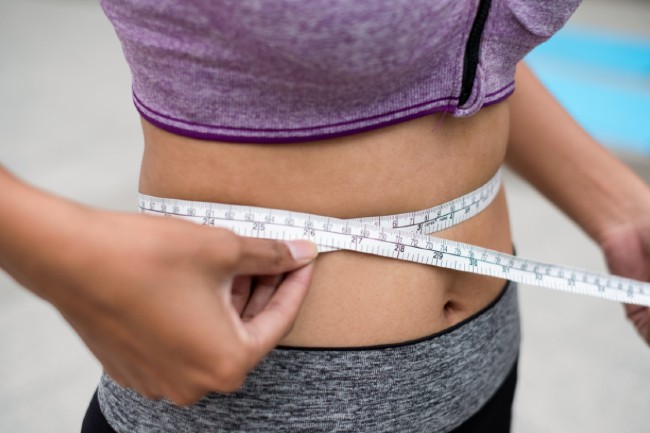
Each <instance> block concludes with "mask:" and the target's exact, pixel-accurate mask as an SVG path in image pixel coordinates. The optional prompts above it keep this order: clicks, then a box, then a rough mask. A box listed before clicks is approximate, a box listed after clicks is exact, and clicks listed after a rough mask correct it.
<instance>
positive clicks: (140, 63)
mask: <svg viewBox="0 0 650 433" xmlns="http://www.w3.org/2000/svg"><path fill="white" fill-rule="evenodd" d="M100 3H101V5H102V7H103V9H104V11H105V13H106V15H107V16H108V18H109V19H110V21H111V22H112V24H113V25H114V27H115V30H116V33H117V35H118V37H119V39H120V41H121V43H122V47H123V50H124V54H125V57H126V60H127V62H128V64H129V66H130V68H131V72H132V75H133V99H134V103H135V106H136V108H137V110H138V111H139V112H140V114H141V115H142V116H143V117H144V118H145V119H146V120H148V121H149V122H151V123H153V124H154V125H156V126H158V127H160V128H162V129H164V130H167V131H170V132H173V133H175V134H180V135H183V136H188V137H193V138H199V139H206V140H220V141H231V142H255V143H274V142H275V143H277V142H296V141H306V140H316V139H321V138H328V137H336V136H341V135H347V134H351V133H355V132H361V131H365V130H369V129H373V128H378V127H381V126H386V125H390V124H393V123H397V122H401V121H405V120H408V119H412V118H415V117H419V116H423V115H426V114H430V113H434V112H448V113H451V114H452V115H453V116H469V115H472V114H474V113H476V112H477V111H478V110H480V109H481V108H482V107H484V106H486V105H489V104H494V103H496V102H498V101H501V100H503V99H504V98H506V97H508V96H509V95H510V94H511V93H512V92H513V90H514V72H515V66H516V64H517V63H518V62H519V61H520V60H521V59H522V58H523V57H524V56H525V55H526V53H528V52H529V51H530V50H531V49H532V48H534V47H535V46H537V45H538V44H540V43H542V42H543V41H545V40H546V39H548V38H549V37H550V36H551V35H552V34H553V33H555V32H556V31H557V30H558V29H559V28H560V27H562V25H563V24H564V23H565V22H566V20H567V19H568V18H569V16H570V15H571V14H572V13H573V11H574V10H575V8H576V7H577V6H578V4H579V3H580V0H100Z"/></svg>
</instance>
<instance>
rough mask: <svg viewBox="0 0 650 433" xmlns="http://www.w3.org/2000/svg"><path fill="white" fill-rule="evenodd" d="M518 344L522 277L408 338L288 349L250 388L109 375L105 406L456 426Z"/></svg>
mask: <svg viewBox="0 0 650 433" xmlns="http://www.w3.org/2000/svg"><path fill="white" fill-rule="evenodd" d="M518 350H519V314H518V308H517V292H516V285H515V284H514V283H509V284H508V286H507V287H506V289H505V290H504V292H503V293H502V294H501V296H500V297H499V298H498V299H497V300H496V301H495V302H494V303H493V304H492V305H490V306H489V307H488V308H487V309H485V310H483V311H482V312H480V313H479V314H477V315H475V316H473V317H471V318H470V319H469V320H467V321H465V322H463V323H461V324H459V325H458V326H456V327H454V328H452V329H449V330H446V331H443V332H442V333H438V334H435V335H433V336H429V337H427V338H425V339H421V340H420V341H414V342H408V344H399V345H388V346H382V347H378V346H373V347H365V348H345V349H342V348H339V349H337V348H318V349H317V350H313V349H311V348H310V349H304V348H280V349H276V350H274V351H273V352H271V353H270V354H269V355H268V356H267V357H266V358H265V359H264V360H263V361H262V362H261V363H260V364H259V365H258V366H257V367H256V368H255V369H254V370H253V371H252V372H251V374H250V375H249V377H248V379H247V381H246V383H245V384H244V386H243V387H242V389H241V390H239V391H238V392H235V393H233V394H229V395H223V394H216V393H213V394H209V395H207V396H206V397H205V398H204V399H202V400H201V401H200V402H198V403H197V404H196V405H194V406H191V407H189V408H181V407H177V406H174V405H173V404H171V403H169V402H166V401H150V400H147V399H144V398H143V397H141V396H139V395H138V394H136V393H135V392H133V391H131V390H128V389H124V388H121V387H120V386H119V385H117V384H116V383H115V382H113V381H112V380H111V379H110V378H109V377H107V376H104V377H103V378H102V382H101V384H100V387H99V391H98V395H99V401H100V407H101V409H102V412H103V413H104V415H105V416H106V418H107V420H108V422H109V423H110V424H111V426H112V427H113V428H114V429H115V430H116V431H118V432H120V433H126V432H130V433H131V432H148V431H169V432H172V431H173V432H180V431H188V432H190V431H191V432H203V431H206V432H207V431H209V432H213V431H237V432H262V431H275V432H297V431H310V432H330V431H350V432H365V431H367V432H373V433H375V432H396V431H399V432H418V433H419V432H439V433H443V432H450V431H452V430H453V429H454V428H456V427H457V426H459V425H461V424H462V423H463V422H464V421H466V420H468V419H469V418H471V417H472V415H474V414H475V413H477V412H478V411H479V410H480V409H481V407H483V406H484V405H485V404H486V402H488V401H489V400H490V398H491V397H492V396H493V395H494V394H495V393H496V392H497V390H498V389H499V387H500V386H501V385H502V383H503V382H504V380H505V378H506V377H507V376H508V373H509V372H511V371H512V369H513V366H514V364H515V362H516V359H517V356H518Z"/></svg>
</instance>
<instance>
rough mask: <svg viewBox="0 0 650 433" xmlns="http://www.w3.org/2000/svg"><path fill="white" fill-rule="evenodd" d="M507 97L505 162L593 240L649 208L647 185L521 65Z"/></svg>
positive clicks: (619, 226)
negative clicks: (508, 113) (582, 126)
mask: <svg viewBox="0 0 650 433" xmlns="http://www.w3.org/2000/svg"><path fill="white" fill-rule="evenodd" d="M516 80H517V90H516V92H515V94H514V95H513V96H512V98H511V99H510V101H511V102H510V104H511V105H510V109H511V128H510V142H509V145H508V153H507V157H506V159H507V163H508V164H509V165H510V166H511V167H512V168H513V169H514V170H515V171H516V172H517V173H519V174H520V175H521V176H522V177H523V178H525V179H526V180H527V181H528V182H530V183H531V184H532V185H533V186H535V187H536V188H537V189H538V190H539V191H541V192H542V193H543V194H544V195H545V196H546V197H547V198H549V199H550V200H551V201H552V202H554V203H555V204H556V205H557V206H558V207H559V208H560V209H562V210H563V211H564V212H565V213H566V214H567V215H569V216H570V217H571V218H572V219H573V220H574V221H576V222H577V223H578V224H579V225H580V226H581V227H582V228H583V229H584V230H585V232H586V233H587V234H588V235H589V236H590V237H592V238H593V239H594V240H596V241H597V242H599V243H601V242H602V240H603V238H604V237H605V236H606V235H607V234H608V233H610V232H611V231H613V230H617V229H618V228H623V227H625V226H626V225H627V224H628V223H629V221H630V218H632V217H634V216H639V215H643V214H646V215H647V214H648V212H650V189H649V188H648V186H647V185H646V184H645V183H644V182H643V180H641V179H640V178H639V177H638V176H636V174H634V172H632V170H630V169H629V168H628V167H627V166H626V165H625V164H623V163H622V162H621V161H619V160H618V159H617V158H615V157H614V156H613V155H611V154H610V153H609V152H608V151H607V150H606V149H604V148H603V147H602V146H600V145H599V144H598V143H597V142H595V141H594V139H593V138H591V137H590V136H589V135H588V134H587V133H586V132H585V131H584V130H583V129H582V128H581V127H580V126H579V125H578V124H577V123H576V122H575V121H574V120H573V119H572V118H571V117H570V115H569V114H568V113H567V112H566V111H565V110H564V109H563V108H562V107H561V106H560V105H559V103H558V102H557V101H556V100H555V99H554V98H553V97H552V96H551V95H550V93H549V92H548V91H547V90H546V89H545V88H544V86H543V85H542V84H541V83H540V82H539V81H538V80H537V78H536V77H535V76H534V75H533V74H532V72H531V71H530V70H529V69H528V68H527V67H526V66H525V65H523V64H520V65H519V68H518V70H517V76H516Z"/></svg>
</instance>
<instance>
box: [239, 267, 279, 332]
mask: <svg viewBox="0 0 650 433" xmlns="http://www.w3.org/2000/svg"><path fill="white" fill-rule="evenodd" d="M282 278H283V276H282V275H264V276H261V277H257V278H255V279H254V284H253V287H252V293H251V295H250V298H249V299H248V304H246V308H245V309H244V311H243V313H242V314H241V318H242V320H244V321H249V320H251V319H252V318H253V317H255V316H256V315H257V314H258V313H259V312H260V311H262V310H263V309H264V307H265V306H266V304H267V303H268V302H269V299H271V296H273V293H275V290H276V288H277V287H278V284H280V282H281V281H282Z"/></svg>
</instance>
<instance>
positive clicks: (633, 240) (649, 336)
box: [600, 219, 650, 345]
mask: <svg viewBox="0 0 650 433" xmlns="http://www.w3.org/2000/svg"><path fill="white" fill-rule="evenodd" d="M600 244H601V247H602V249H603V253H604V254H605V259H606V260H607V266H608V267H609V270H610V271H611V272H612V273H614V274H616V275H620V276H623V277H627V278H633V279H635V280H640V281H650V220H648V219H645V220H642V219H639V220H637V221H633V222H631V223H629V224H628V225H624V226H621V227H616V228H613V229H611V231H609V232H607V233H606V234H605V235H603V237H602V239H601V241H600ZM625 312H626V313H627V317H628V318H629V319H630V320H631V321H632V323H633V324H634V326H635V328H636V330H637V331H638V332H639V334H640V335H641V337H642V338H643V339H644V340H645V341H646V342H647V343H648V344H649V345H650V307H644V306H642V305H628V304H626V305H625Z"/></svg>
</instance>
